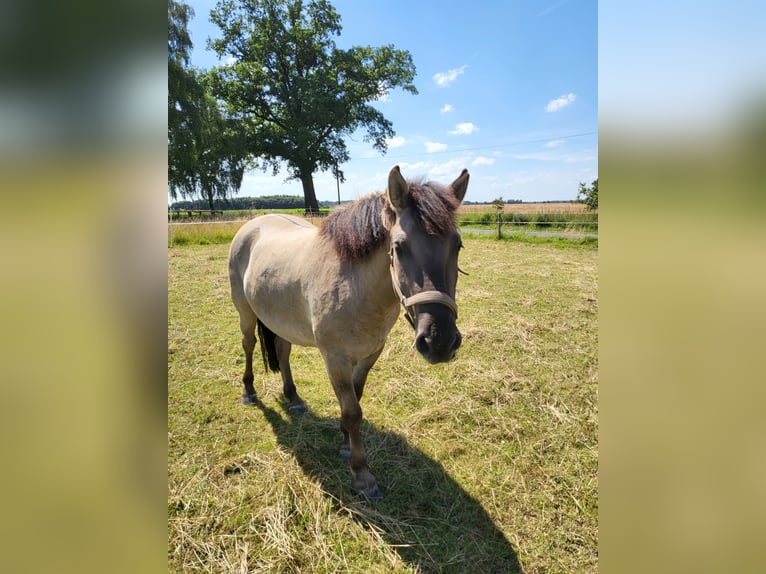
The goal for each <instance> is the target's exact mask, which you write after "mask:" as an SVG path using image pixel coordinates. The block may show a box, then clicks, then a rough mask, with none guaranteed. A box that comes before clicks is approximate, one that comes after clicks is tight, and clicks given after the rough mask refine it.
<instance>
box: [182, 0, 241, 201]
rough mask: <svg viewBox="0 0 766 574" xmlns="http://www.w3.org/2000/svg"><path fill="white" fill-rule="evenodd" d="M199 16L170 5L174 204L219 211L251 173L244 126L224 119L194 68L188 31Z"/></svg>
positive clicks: (205, 84) (207, 82) (188, 9)
mask: <svg viewBox="0 0 766 574" xmlns="http://www.w3.org/2000/svg"><path fill="white" fill-rule="evenodd" d="M193 16H194V11H193V10H192V9H191V8H190V7H189V6H187V5H186V4H183V3H181V2H176V1H175V0H169V2H168V188H169V190H170V195H171V197H172V198H173V199H176V198H177V197H178V194H179V193H180V194H181V195H182V196H184V197H187V196H193V195H196V194H199V195H200V196H201V197H203V198H204V199H206V200H207V202H208V205H209V206H210V209H211V210H212V209H213V200H214V199H215V198H216V197H221V198H225V197H226V195H227V193H228V192H229V191H230V190H231V191H236V190H238V189H239V187H240V185H241V183H242V176H243V174H244V169H245V167H246V165H247V164H246V153H245V146H244V144H245V139H244V136H243V132H242V129H241V127H240V124H239V122H237V121H236V120H235V119H234V118H231V117H227V116H226V115H224V113H222V110H221V106H220V104H219V102H218V101H217V100H216V99H215V98H214V97H213V96H212V93H211V90H210V83H209V81H208V79H207V78H206V77H205V76H204V75H203V74H201V73H200V72H198V71H197V70H195V69H193V68H191V67H190V66H189V53H190V51H191V48H192V42H191V38H190V37H189V33H188V31H187V25H188V22H189V18H191V17H193Z"/></svg>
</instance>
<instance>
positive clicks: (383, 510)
mask: <svg viewBox="0 0 766 574" xmlns="http://www.w3.org/2000/svg"><path fill="white" fill-rule="evenodd" d="M255 404H256V406H257V407H258V408H259V409H260V410H261V411H262V412H263V414H264V416H265V417H266V419H267V420H268V422H269V423H270V424H271V426H272V428H273V429H274V433H275V435H276V437H277V440H278V442H279V444H280V445H282V446H283V447H285V448H287V449H288V450H289V451H290V452H292V453H293V455H294V456H295V458H296V460H297V462H298V463H299V464H300V466H301V468H302V469H303V470H304V472H305V473H306V474H307V475H309V476H311V477H312V478H313V479H314V480H317V481H318V482H319V483H320V485H321V486H322V489H323V490H324V491H325V492H326V493H328V494H329V495H330V496H332V497H333V499H334V504H335V505H336V508H338V509H340V508H343V509H345V510H347V511H350V513H351V515H352V516H353V517H354V519H355V520H356V521H357V522H358V523H360V524H362V525H363V526H365V527H366V528H371V529H372V530H375V531H376V532H378V533H379V535H380V537H381V538H382V539H383V540H384V541H385V542H386V543H387V544H389V545H391V546H392V547H394V548H395V550H396V551H397V552H398V553H399V556H400V557H401V558H402V559H403V560H404V561H406V562H407V563H409V564H411V565H413V566H416V567H417V568H419V570H418V571H422V572H456V573H464V572H482V573H495V572H497V573H499V572H503V573H513V572H522V568H521V565H520V563H519V560H518V557H517V555H516V552H515V550H514V549H513V547H512V545H511V543H510V542H509V541H508V540H507V538H506V537H505V535H504V534H503V533H502V531H501V530H500V529H499V528H498V527H497V526H496V525H495V524H494V522H493V521H492V519H491V518H490V517H489V515H488V514H487V512H486V511H485V510H484V509H483V508H482V506H481V504H480V503H479V502H478V501H477V500H476V499H474V498H473V497H472V496H470V495H469V494H468V493H467V492H466V491H465V490H463V489H462V488H461V487H460V485H459V484H458V483H457V482H455V481H454V480H453V479H452V478H451V477H450V476H449V474H448V473H447V472H446V471H445V470H444V468H443V467H442V466H441V465H440V464H439V463H438V462H436V461H434V460H432V459H431V458H429V457H428V456H426V455H425V454H424V453H422V452H421V451H420V450H418V449H417V448H414V447H412V446H410V445H409V444H408V443H407V441H406V440H405V439H404V437H402V436H400V435H398V434H396V433H394V432H389V431H384V430H380V429H378V428H376V427H375V426H374V425H372V424H370V423H368V422H365V423H364V424H363V427H362V434H363V439H364V441H365V447H366V449H367V458H368V462H369V464H370V469H371V470H372V472H373V474H375V476H376V478H377V479H378V484H379V485H380V487H381V488H382V489H383V492H384V494H385V499H384V500H383V501H381V502H377V503H372V502H367V501H365V500H362V499H361V498H360V497H359V496H358V495H357V494H356V493H355V492H354V491H353V490H352V489H351V471H350V469H349V468H348V466H347V465H345V464H344V463H343V462H342V461H341V458H340V456H339V454H338V447H339V445H340V441H341V438H342V437H341V433H340V427H339V421H338V420H337V419H331V418H322V417H318V416H317V415H316V414H314V413H313V412H311V410H309V411H308V412H306V413H304V414H302V415H297V416H290V415H285V416H284V417H283V416H282V414H281V413H279V412H277V411H276V410H274V409H272V408H270V407H268V406H266V405H264V404H263V403H262V402H261V401H260V400H259V401H258V402H257V403H255ZM509 511H510V509H509Z"/></svg>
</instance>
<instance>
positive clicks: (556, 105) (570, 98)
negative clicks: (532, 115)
mask: <svg viewBox="0 0 766 574" xmlns="http://www.w3.org/2000/svg"><path fill="white" fill-rule="evenodd" d="M576 98H577V96H576V95H575V94H572V93H569V94H566V95H564V96H560V97H558V98H556V99H555V100H551V101H550V102H548V105H547V106H545V111H546V112H557V111H559V110H560V109H561V108H565V107H567V106H568V105H569V104H571V103H572V102H574V101H575V99H576Z"/></svg>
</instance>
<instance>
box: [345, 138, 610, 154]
mask: <svg viewBox="0 0 766 574" xmlns="http://www.w3.org/2000/svg"><path fill="white" fill-rule="evenodd" d="M597 133H598V131H590V132H582V133H579V134H569V135H565V136H553V137H545V138H539V139H533V140H523V141H517V142H511V143H504V144H494V145H486V146H476V147H460V148H456V149H453V150H442V151H433V152H427V151H424V152H417V153H408V154H402V155H385V156H379V155H378V156H364V157H358V158H356V159H357V160H360V159H381V158H383V157H385V158H386V159H406V158H408V157H413V156H421V155H429V156H431V155H439V154H445V153H456V152H461V151H477V150H484V149H499V148H505V147H513V146H517V145H526V144H533V143H542V142H549V141H558V140H567V139H572V138H580V137H585V136H592V135H594V134H597Z"/></svg>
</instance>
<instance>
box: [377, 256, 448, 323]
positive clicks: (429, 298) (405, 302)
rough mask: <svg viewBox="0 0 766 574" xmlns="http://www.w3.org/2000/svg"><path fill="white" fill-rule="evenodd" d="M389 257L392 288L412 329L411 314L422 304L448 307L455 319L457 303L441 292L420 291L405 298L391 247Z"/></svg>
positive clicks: (413, 317)
mask: <svg viewBox="0 0 766 574" xmlns="http://www.w3.org/2000/svg"><path fill="white" fill-rule="evenodd" d="M389 256H390V260H391V265H390V266H389V270H390V271H391V284H392V286H393V288H394V292H395V293H396V297H397V299H399V303H401V305H402V308H403V309H404V317H405V319H407V321H408V322H409V324H410V325H411V326H412V328H413V329H414V328H415V313H414V312H413V307H414V306H415V305H420V304H423V303H439V304H440V305H444V306H445V307H449V308H450V310H452V312H453V313H454V314H455V319H457V303H455V300H454V299H453V298H452V297H450V296H449V295H447V294H446V293H444V292H443V291H435V290H431V291H421V292H420V293H416V294H415V295H413V296H411V297H405V296H404V294H403V293H402V288H401V287H400V286H399V279H398V278H397V277H396V272H395V270H394V248H393V247H392V248H391V250H390V251H389Z"/></svg>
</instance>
